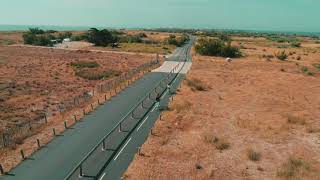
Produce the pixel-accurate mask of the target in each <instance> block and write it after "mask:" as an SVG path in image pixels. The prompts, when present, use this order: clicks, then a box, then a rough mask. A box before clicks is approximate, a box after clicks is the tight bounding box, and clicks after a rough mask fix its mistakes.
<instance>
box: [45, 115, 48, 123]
mask: <svg viewBox="0 0 320 180" xmlns="http://www.w3.org/2000/svg"><path fill="white" fill-rule="evenodd" d="M44 122H45V123H46V124H47V123H48V119H47V115H46V114H45V115H44Z"/></svg>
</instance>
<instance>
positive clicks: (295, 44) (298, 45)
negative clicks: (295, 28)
mask: <svg viewBox="0 0 320 180" xmlns="http://www.w3.org/2000/svg"><path fill="white" fill-rule="evenodd" d="M291 46H292V47H297V48H298V47H301V43H300V42H298V41H295V42H292V43H291Z"/></svg>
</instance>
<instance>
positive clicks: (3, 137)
mask: <svg viewBox="0 0 320 180" xmlns="http://www.w3.org/2000/svg"><path fill="white" fill-rule="evenodd" d="M2 143H3V147H6V138H5V135H4V133H3V134H2Z"/></svg>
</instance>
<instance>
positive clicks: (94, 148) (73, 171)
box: [64, 47, 190, 180]
mask: <svg viewBox="0 0 320 180" xmlns="http://www.w3.org/2000/svg"><path fill="white" fill-rule="evenodd" d="M189 51H190V47H189V48H187V50H186V53H185V54H184V56H185V57H183V59H185V61H182V63H183V65H182V67H181V68H180V70H179V72H178V73H176V72H175V71H176V70H177V68H178V67H179V66H180V63H179V64H177V65H176V66H175V67H174V68H173V69H172V70H171V71H170V72H169V75H167V77H166V78H164V79H163V80H161V81H160V82H159V83H158V84H157V85H156V86H155V88H154V89H153V90H151V91H149V93H147V95H146V96H144V97H143V98H142V99H141V100H140V101H139V102H138V103H137V104H136V105H134V106H132V107H131V108H130V110H129V112H128V113H127V114H126V115H124V116H123V118H122V119H121V120H120V121H119V122H118V123H117V124H116V125H115V126H114V127H113V128H112V130H110V131H109V133H107V134H106V135H105V136H104V137H103V138H102V139H101V140H100V141H99V143H98V144H97V145H96V146H94V147H93V148H92V149H91V151H89V152H88V153H87V155H86V156H85V157H84V158H83V159H82V160H81V161H80V162H79V163H78V164H77V166H76V167H75V168H74V169H73V170H72V171H71V172H70V173H69V174H68V175H67V176H66V178H64V180H69V179H70V178H71V177H72V176H73V175H74V174H75V172H76V171H77V170H79V177H82V176H83V175H84V174H83V167H82V166H83V164H84V163H85V162H86V160H87V159H88V158H89V157H90V156H91V155H92V154H93V153H94V152H95V151H96V150H97V149H98V148H99V147H100V146H101V145H102V146H103V149H105V141H106V140H107V138H108V137H109V136H110V135H111V134H112V133H113V132H114V131H115V130H117V129H118V128H119V130H120V132H121V128H122V127H121V125H122V123H123V122H124V121H125V120H126V118H128V117H129V116H130V115H131V116H132V115H133V112H134V111H135V110H136V109H137V108H138V107H139V106H140V105H141V104H142V106H143V102H144V101H145V100H146V99H152V98H151V96H152V93H156V96H157V97H156V99H157V98H158V97H159V95H160V93H159V92H157V88H159V87H162V86H161V85H162V83H163V82H164V81H167V80H168V79H169V78H170V77H171V76H172V75H174V74H176V75H175V76H174V77H173V78H172V79H171V80H170V81H169V82H165V83H166V86H165V89H163V90H162V92H161V95H162V94H163V93H164V92H165V91H166V90H167V89H168V87H167V86H168V85H170V84H171V83H172V82H173V81H174V80H175V79H176V78H177V76H178V74H179V73H180V72H181V70H182V69H183V67H184V65H185V62H186V61H187V56H188V53H189ZM162 88H163V87H162ZM156 99H152V100H154V101H156ZM155 103H156V102H153V104H152V106H151V107H149V109H148V111H147V112H146V113H145V114H144V115H143V117H142V118H139V119H140V120H139V122H137V123H136V125H135V126H137V125H138V124H139V123H140V121H141V120H142V119H143V118H144V116H145V115H146V114H148V113H149V111H150V109H151V108H152V107H153V106H154V104H155ZM133 129H135V128H133ZM129 135H130V134H129ZM127 136H128V135H127ZM125 141H126V138H125V139H124V140H123V141H122V142H121V144H120V145H119V146H118V148H120V147H121V146H122V143H123V142H125ZM118 148H117V149H118ZM116 152H117V151H115V153H116ZM112 158H113V157H112V156H111V157H110V158H109V160H108V161H107V162H106V165H105V166H107V165H108V163H110V160H111V159H112ZM97 176H99V174H98V175H97Z"/></svg>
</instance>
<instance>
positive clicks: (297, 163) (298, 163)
mask: <svg viewBox="0 0 320 180" xmlns="http://www.w3.org/2000/svg"><path fill="white" fill-rule="evenodd" d="M309 169H310V167H309V165H308V164H307V163H306V162H304V161H303V160H301V159H295V158H290V159H289V160H288V161H287V162H286V163H284V164H283V165H282V168H281V169H280V170H278V176H283V177H287V178H289V177H293V176H295V175H296V174H297V173H298V172H299V171H301V170H309Z"/></svg>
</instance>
